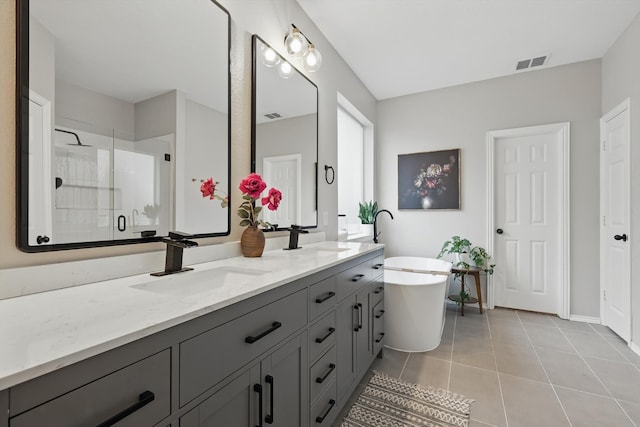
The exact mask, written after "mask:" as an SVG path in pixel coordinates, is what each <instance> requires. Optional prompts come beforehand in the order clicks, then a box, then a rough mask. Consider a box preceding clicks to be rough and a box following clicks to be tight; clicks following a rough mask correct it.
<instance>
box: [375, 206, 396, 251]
mask: <svg viewBox="0 0 640 427" xmlns="http://www.w3.org/2000/svg"><path fill="white" fill-rule="evenodd" d="M382 212H386V213H388V214H389V216H390V217H391V219H393V214H392V213H391V212H389V211H388V210H386V209H380V210H379V211H378V212H376V216H374V217H373V242H374V243H378V236H379V235H380V233H378V215H380V214H381V213H382Z"/></svg>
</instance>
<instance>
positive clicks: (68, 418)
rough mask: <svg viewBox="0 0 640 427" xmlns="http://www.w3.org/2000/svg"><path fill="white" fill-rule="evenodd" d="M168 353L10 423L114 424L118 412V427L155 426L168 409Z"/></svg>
mask: <svg viewBox="0 0 640 427" xmlns="http://www.w3.org/2000/svg"><path fill="white" fill-rule="evenodd" d="M170 352H171V350H170V349H167V350H164V351H162V352H160V353H157V354H155V355H153V356H150V357H148V358H146V359H143V360H141V361H139V362H136V363H134V364H132V365H129V366H127V367H125V368H123V369H120V370H119V371H116V372H113V373H111V374H109V375H107V376H104V377H102V378H100V379H98V380H96V381H93V382H91V383H89V384H87V385H85V386H83V387H80V388H78V389H75V390H73V391H71V392H69V393H67V394H64V395H62V396H60V397H58V398H56V399H53V400H51V401H49V402H47V403H45V404H43V405H40V406H37V407H36V408H34V409H31V410H30V411H27V412H24V413H23V414H20V415H18V416H16V417H13V418H11V421H10V425H11V426H12V427H34V426H48V427H56V426H60V427H74V426H78V427H80V426H91V425H94V426H95V425H100V423H104V422H105V421H107V420H110V419H112V421H113V423H114V424H115V422H116V421H115V418H114V417H117V416H118V415H119V416H122V418H121V421H119V422H118V423H117V424H118V426H122V427H126V426H131V427H134V426H135V427H137V426H151V425H155V424H156V423H158V422H159V421H160V420H161V419H163V418H165V417H167V416H168V415H169V413H170V411H171V400H170V392H171V381H170V378H171V353H170ZM127 409H129V410H130V413H129V414H128V415H126V410H127ZM108 425H111V424H108Z"/></svg>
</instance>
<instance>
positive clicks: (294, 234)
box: [284, 224, 309, 251]
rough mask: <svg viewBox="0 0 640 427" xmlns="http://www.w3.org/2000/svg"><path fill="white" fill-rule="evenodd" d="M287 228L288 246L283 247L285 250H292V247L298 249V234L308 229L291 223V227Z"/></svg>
mask: <svg viewBox="0 0 640 427" xmlns="http://www.w3.org/2000/svg"><path fill="white" fill-rule="evenodd" d="M288 230H289V232H290V233H289V247H288V248H284V250H285V251H288V250H292V249H300V248H301V246H298V236H299V235H300V234H301V233H302V234H307V233H308V232H309V231H308V230H303V229H301V228H300V226H299V225H294V224H291V228H289V229H288Z"/></svg>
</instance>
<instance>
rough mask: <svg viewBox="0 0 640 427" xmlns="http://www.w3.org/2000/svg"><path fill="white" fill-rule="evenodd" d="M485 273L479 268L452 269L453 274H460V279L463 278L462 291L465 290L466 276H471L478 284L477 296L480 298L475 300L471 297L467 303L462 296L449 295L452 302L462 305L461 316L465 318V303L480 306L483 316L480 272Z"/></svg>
mask: <svg viewBox="0 0 640 427" xmlns="http://www.w3.org/2000/svg"><path fill="white" fill-rule="evenodd" d="M481 271H483V270H482V269H481V268H478V267H469V268H468V269H466V268H455V267H454V268H452V269H451V272H452V273H454V274H458V275H460V277H462V285H461V286H462V288H461V290H464V278H465V276H467V275H469V276H472V277H473V279H474V280H475V282H476V294H478V298H473V297H469V299H468V300H467V301H464V298H460V294H451V295H449V299H450V300H451V301H455V302H459V303H460V314H461V315H462V316H464V303H465V302H466V303H467V304H478V305H479V306H480V314H482V289H481V288H480V272H481Z"/></svg>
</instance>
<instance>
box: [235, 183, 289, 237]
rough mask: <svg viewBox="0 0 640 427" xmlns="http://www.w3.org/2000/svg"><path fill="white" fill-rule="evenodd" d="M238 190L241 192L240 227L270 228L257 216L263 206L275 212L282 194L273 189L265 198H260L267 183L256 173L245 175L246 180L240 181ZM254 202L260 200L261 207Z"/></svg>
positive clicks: (269, 225)
mask: <svg viewBox="0 0 640 427" xmlns="http://www.w3.org/2000/svg"><path fill="white" fill-rule="evenodd" d="M239 188H240V191H242V203H241V204H240V207H239V208H238V216H239V217H240V218H242V220H241V221H240V225H248V226H250V227H252V226H258V225H261V226H262V227H265V228H270V227H271V224H269V223H268V222H265V221H263V220H261V219H260V218H258V215H259V214H260V212H261V211H262V208H263V207H265V206H266V208H267V209H269V210H271V211H275V210H277V209H278V206H280V202H281V201H282V193H281V192H280V191H279V190H277V189H275V188H270V189H269V191H268V192H267V196H265V197H262V198H261V197H260V196H261V194H262V192H263V191H264V190H265V189H266V188H267V183H266V182H264V181H263V180H262V177H261V176H260V175H258V174H257V173H250V174H249V175H247V177H246V178H244V179H243V180H242V181H240V187H239ZM256 200H260V202H261V204H262V206H256V205H255V202H256Z"/></svg>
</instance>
